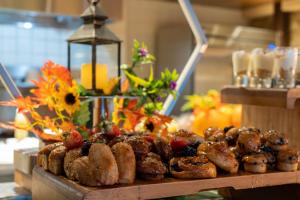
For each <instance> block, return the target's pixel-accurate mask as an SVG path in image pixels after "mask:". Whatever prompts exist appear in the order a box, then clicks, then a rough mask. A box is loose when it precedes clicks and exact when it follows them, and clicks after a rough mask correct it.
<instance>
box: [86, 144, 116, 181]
mask: <svg viewBox="0 0 300 200" xmlns="http://www.w3.org/2000/svg"><path fill="white" fill-rule="evenodd" d="M88 157H89V164H90V165H91V167H92V168H94V169H95V173H94V176H95V178H96V180H97V182H98V183H100V184H101V185H114V184H116V183H117V182H118V180H119V172H118V165H117V162H116V159H115V157H114V155H113V153H112V151H111V150H110V147H109V146H108V145H106V144H101V143H95V144H92V146H91V148H90V152H89V156H88Z"/></svg>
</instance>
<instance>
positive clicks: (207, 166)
mask: <svg viewBox="0 0 300 200" xmlns="http://www.w3.org/2000/svg"><path fill="white" fill-rule="evenodd" d="M170 172H171V174H172V176H174V177H175V178H180V179H195V178H199V179H200V178H215V177H216V176H217V169H216V166H215V165H214V164H213V163H211V162H209V160H208V159H207V158H206V156H205V155H201V156H194V157H181V158H172V159H171V160H170Z"/></svg>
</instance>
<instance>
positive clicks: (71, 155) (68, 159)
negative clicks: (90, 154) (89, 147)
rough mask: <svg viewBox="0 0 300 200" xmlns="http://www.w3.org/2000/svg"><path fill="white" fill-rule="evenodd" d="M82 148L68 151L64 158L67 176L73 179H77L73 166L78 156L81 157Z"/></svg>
mask: <svg viewBox="0 0 300 200" xmlns="http://www.w3.org/2000/svg"><path fill="white" fill-rule="evenodd" d="M80 152H81V148H77V149H71V150H70V151H67V153H66V155H65V159H64V171H65V173H66V175H67V177H68V178H69V179H71V180H75V177H74V176H75V175H74V173H72V171H71V166H72V164H73V162H74V160H76V159H77V158H79V157H81V153H80Z"/></svg>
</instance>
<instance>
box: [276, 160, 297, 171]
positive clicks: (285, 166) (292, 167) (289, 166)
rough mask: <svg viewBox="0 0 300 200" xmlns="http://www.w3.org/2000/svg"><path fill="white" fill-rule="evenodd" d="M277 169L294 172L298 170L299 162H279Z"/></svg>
mask: <svg viewBox="0 0 300 200" xmlns="http://www.w3.org/2000/svg"><path fill="white" fill-rule="evenodd" d="M277 169H278V170H279V171H284V172H294V171H297V170H298V163H285V162H278V163H277Z"/></svg>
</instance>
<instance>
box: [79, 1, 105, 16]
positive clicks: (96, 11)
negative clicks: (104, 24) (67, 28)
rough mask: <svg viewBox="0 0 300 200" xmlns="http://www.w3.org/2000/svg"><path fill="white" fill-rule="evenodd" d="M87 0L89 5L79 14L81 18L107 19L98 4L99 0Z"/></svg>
mask: <svg viewBox="0 0 300 200" xmlns="http://www.w3.org/2000/svg"><path fill="white" fill-rule="evenodd" d="M89 2H90V6H89V7H88V8H87V9H86V10H85V11H84V12H83V13H82V15H81V16H80V17H81V18H82V19H83V20H88V19H91V18H96V19H99V20H106V19H108V17H107V15H106V13H105V12H104V11H103V9H102V8H101V5H98V3H99V2H100V0H89Z"/></svg>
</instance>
